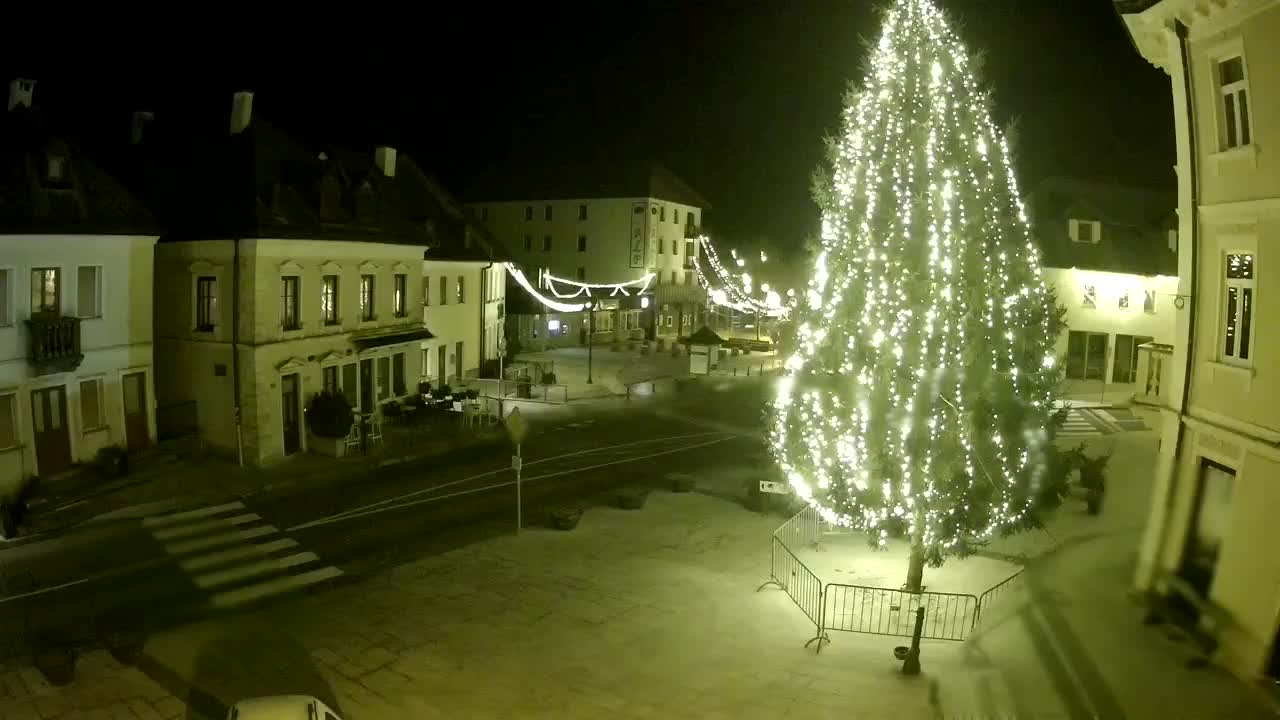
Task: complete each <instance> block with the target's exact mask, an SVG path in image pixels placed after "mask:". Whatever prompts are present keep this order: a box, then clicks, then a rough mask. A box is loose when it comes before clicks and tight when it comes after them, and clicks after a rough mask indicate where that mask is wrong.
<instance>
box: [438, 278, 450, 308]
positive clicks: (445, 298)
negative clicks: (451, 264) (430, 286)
mask: <svg viewBox="0 0 1280 720" xmlns="http://www.w3.org/2000/svg"><path fill="white" fill-rule="evenodd" d="M440 304H441V305H448V304H449V276H448V275H441V276H440Z"/></svg>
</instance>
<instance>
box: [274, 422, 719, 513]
mask: <svg viewBox="0 0 1280 720" xmlns="http://www.w3.org/2000/svg"><path fill="white" fill-rule="evenodd" d="M729 434H730V433H724V432H704V433H692V434H689V435H672V436H670V437H664V438H654V439H650V440H637V441H634V442H628V443H620V444H618V445H605V446H603V447H597V448H591V449H588V450H577V451H574V452H569V453H563V454H560V455H552V456H551V457H545V458H541V459H538V460H529V461H528V462H525V463H524V467H530V466H533V465H538V464H540V463H544V462H550V461H552V460H563V459H565V458H570V457H576V456H579V455H587V454H590V453H601V452H607V451H610V450H618V449H620V448H627V447H634V446H636V445H645V444H649V443H655V442H663V441H666V440H688V439H692V438H701V437H707V436H708V435H729ZM722 439H725V440H727V439H729V438H722ZM645 457H649V456H647V455H641V456H639V457H637V458H634V459H637V460H642V459H644V458H645ZM584 469H588V468H584ZM510 470H511V468H509V467H500V468H497V469H494V470H488V471H486V472H482V473H478V474H476V475H470V476H468V477H464V478H460V479H458V480H450V481H449V482H445V483H440V484H439V485H432V486H431V487H429V488H422V489H421V490H414V491H411V492H407V493H404V494H402V495H397V496H395V497H390V498H386V499H385V500H378V501H376V502H371V503H369V504H368V505H361V506H360V507H357V508H351V509H350V510H344V511H342V512H340V513H334V514H333V515H329V516H328V517H326V518H322V519H326V520H327V519H333V518H340V517H343V516H346V515H355V514H363V513H364V512H365V511H367V510H371V509H374V508H378V507H382V506H384V505H390V504H394V503H401V502H403V501H405V500H408V499H410V498H414V497H418V496H419V495H426V494H428V493H434V492H438V491H440V490H443V489H444V488H448V487H453V486H454V485H461V484H463V483H468V482H471V481H473V480H479V479H480V478H486V477H490V476H492V475H501V474H502V473H505V472H510ZM397 507H398V506H397ZM302 527H308V525H307V524H303V525H295V526H293V527H292V528H289V529H288V530H286V531H285V532H292V531H293V530H295V529H298V528H302Z"/></svg>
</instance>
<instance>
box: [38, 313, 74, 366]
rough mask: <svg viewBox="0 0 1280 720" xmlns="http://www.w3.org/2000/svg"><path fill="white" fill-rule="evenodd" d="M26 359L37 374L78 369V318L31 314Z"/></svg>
mask: <svg viewBox="0 0 1280 720" xmlns="http://www.w3.org/2000/svg"><path fill="white" fill-rule="evenodd" d="M27 331H28V333H29V336H30V340H31V342H30V345H29V348H30V350H29V352H28V355H27V357H28V359H29V360H30V361H31V364H32V365H33V366H34V367H35V371H36V374H37V375H48V374H50V373H57V372H70V371H71V370H75V369H76V368H78V367H80V362H81V361H82V360H84V353H83V352H81V351H80V318H78V317H68V316H64V315H32V316H31V319H30V320H27Z"/></svg>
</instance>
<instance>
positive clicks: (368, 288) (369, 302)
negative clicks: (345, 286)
mask: <svg viewBox="0 0 1280 720" xmlns="http://www.w3.org/2000/svg"><path fill="white" fill-rule="evenodd" d="M373 289H374V288H373V275H361V276H360V319H361V320H364V321H365V322H369V321H370V320H373V319H374V318H375V317H377V316H376V315H375V313H374V308H375V304H374V294H373Z"/></svg>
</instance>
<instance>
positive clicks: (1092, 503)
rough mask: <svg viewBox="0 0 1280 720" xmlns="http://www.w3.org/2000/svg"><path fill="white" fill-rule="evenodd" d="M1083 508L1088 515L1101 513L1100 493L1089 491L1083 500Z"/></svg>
mask: <svg viewBox="0 0 1280 720" xmlns="http://www.w3.org/2000/svg"><path fill="white" fill-rule="evenodd" d="M1084 507H1085V510H1086V511H1088V513H1089V514H1090V515H1097V514H1098V513H1100V512H1102V493H1100V492H1098V491H1097V490H1090V491H1089V494H1088V495H1086V496H1085V498H1084Z"/></svg>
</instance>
